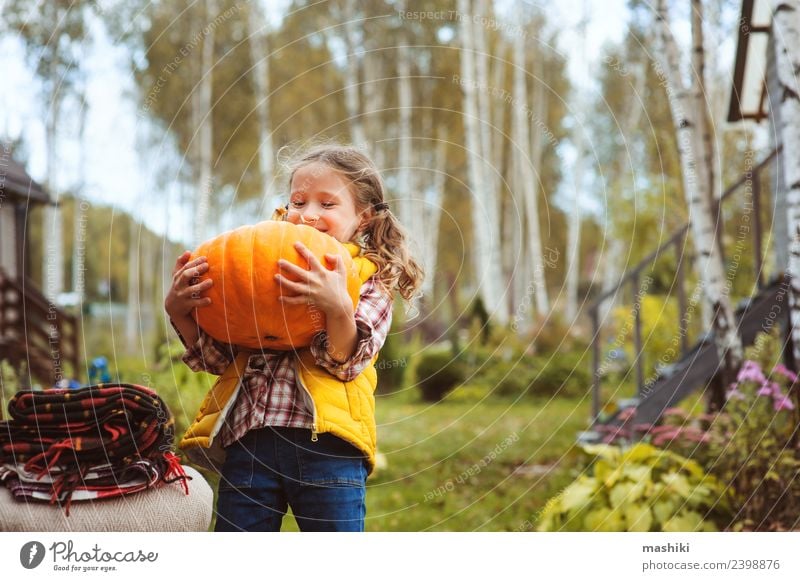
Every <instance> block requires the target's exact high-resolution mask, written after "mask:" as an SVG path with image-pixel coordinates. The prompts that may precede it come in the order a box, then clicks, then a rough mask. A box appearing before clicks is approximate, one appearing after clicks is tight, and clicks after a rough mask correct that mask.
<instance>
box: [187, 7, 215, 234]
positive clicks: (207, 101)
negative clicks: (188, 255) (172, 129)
mask: <svg viewBox="0 0 800 581" xmlns="http://www.w3.org/2000/svg"><path fill="white" fill-rule="evenodd" d="M205 13H206V18H207V19H209V20H211V19H213V18H215V17H216V13H217V10H216V1H215V0H206V11H205ZM208 30H209V32H208V34H206V35H205V36H204V37H203V48H202V65H201V75H202V76H201V79H200V83H199V85H198V87H197V88H196V89H195V95H193V99H192V104H193V106H195V107H196V111H197V115H196V117H197V118H199V122H200V125H199V129H198V150H199V155H198V163H199V166H200V167H199V172H198V183H197V198H196V206H195V224H194V227H195V230H194V244H195V245H197V244H199V243H200V242H202V241H203V240H205V239H206V238H207V237H208V217H209V213H210V211H209V204H210V203H211V192H212V190H213V187H214V184H213V180H214V173H213V159H212V158H213V145H214V126H213V122H212V115H211V113H212V112H211V107H212V89H213V85H214V83H213V81H214V77H213V68H214V27H208ZM194 97H196V98H194Z"/></svg>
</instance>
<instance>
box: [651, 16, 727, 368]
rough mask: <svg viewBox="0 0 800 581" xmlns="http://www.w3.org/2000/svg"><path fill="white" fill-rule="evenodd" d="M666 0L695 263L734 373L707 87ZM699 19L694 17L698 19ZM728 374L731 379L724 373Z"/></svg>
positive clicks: (670, 76) (662, 27)
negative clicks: (703, 103)
mask: <svg viewBox="0 0 800 581" xmlns="http://www.w3.org/2000/svg"><path fill="white" fill-rule="evenodd" d="M666 4H667V3H666V0H659V1H658V3H657V9H656V21H655V28H656V30H655V33H656V43H657V49H656V59H657V63H658V67H659V71H658V72H659V75H661V76H663V78H664V80H665V81H666V86H667V93H668V97H669V104H670V110H671V111H672V122H673V125H674V127H675V132H676V135H677V141H678V153H679V156H680V163H681V174H682V176H681V177H682V180H683V190H684V195H685V196H686V202H687V206H688V207H689V213H690V220H691V228H692V237H693V240H694V246H695V249H696V251H697V260H696V262H695V264H696V268H697V271H698V276H699V278H700V280H701V281H702V284H703V292H704V297H705V302H706V304H707V306H708V307H709V310H708V312H709V313H710V314H711V317H710V318H711V326H712V330H713V331H714V337H715V342H716V346H717V352H718V354H719V357H720V360H721V361H722V362H723V364H724V370H725V372H726V373H728V374H730V373H732V372H733V370H735V369H736V368H738V366H739V363H740V362H741V358H742V344H741V340H740V338H739V335H738V334H737V332H736V324H735V320H734V316H733V309H732V308H731V304H730V299H729V297H728V295H727V293H726V292H725V286H724V282H725V276H724V271H723V265H722V256H721V254H720V246H719V244H718V243H717V242H716V228H715V226H714V222H713V220H712V211H711V208H710V199H711V196H710V195H709V193H708V189H707V188H708V186H709V181H708V179H707V176H708V174H707V170H705V169H704V168H702V167H701V165H702V164H703V161H704V160H705V159H706V155H705V154H704V152H703V150H702V148H703V147H704V143H706V144H707V145H709V146H710V145H711V144H712V143H713V142H711V141H709V142H704V140H703V136H702V131H701V122H700V120H699V119H700V116H701V115H702V112H701V111H698V110H697V109H696V104H697V98H698V97H697V94H696V93H697V92H702V89H701V87H700V84H699V83H698V82H697V81H696V80H695V81H694V82H693V83H692V84H691V85H689V86H686V84H685V83H684V81H683V79H682V78H681V76H680V54H679V50H678V44H677V41H676V40H675V37H674V36H673V34H672V30H671V29H670V24H669V15H668V12H667V5H666ZM693 23H694V20H693ZM693 39H694V42H695V43H697V40H698V39H700V41H701V42H700V44H695V45H694V46H693V50H702V33H700V34H699V35H693ZM723 379H724V380H725V379H728V378H723Z"/></svg>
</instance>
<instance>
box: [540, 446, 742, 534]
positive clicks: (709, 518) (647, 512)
mask: <svg viewBox="0 0 800 581" xmlns="http://www.w3.org/2000/svg"><path fill="white" fill-rule="evenodd" d="M583 450H584V451H585V452H586V453H588V454H589V455H591V456H593V457H595V460H594V463H593V465H592V475H591V476H589V475H587V474H583V475H581V476H579V477H578V479H577V480H576V481H575V482H573V483H572V484H570V485H569V486H567V487H566V488H565V489H564V490H563V491H562V492H561V493H560V494H558V495H557V496H555V497H554V498H552V499H550V500H549V501H548V502H547V504H546V505H545V508H544V510H543V511H542V514H541V521H540V524H539V530H540V531H638V532H646V531H663V532H689V531H716V530H718V527H717V524H716V523H718V522H724V523H727V522H728V521H729V515H730V501H729V498H728V493H727V492H726V490H725V488H724V487H723V486H722V485H721V484H720V482H719V480H717V479H716V478H715V477H714V476H711V475H709V474H707V473H706V472H705V471H704V470H703V468H702V467H701V466H700V465H699V464H698V463H697V462H695V461H694V460H689V459H687V458H684V457H682V456H679V455H678V454H675V453H673V452H670V451H667V450H660V449H658V448H656V447H654V446H651V445H650V444H645V443H638V444H635V445H634V446H632V447H630V448H628V449H626V450H622V449H620V448H618V447H615V446H609V445H604V444H598V445H593V446H584V447H583Z"/></svg>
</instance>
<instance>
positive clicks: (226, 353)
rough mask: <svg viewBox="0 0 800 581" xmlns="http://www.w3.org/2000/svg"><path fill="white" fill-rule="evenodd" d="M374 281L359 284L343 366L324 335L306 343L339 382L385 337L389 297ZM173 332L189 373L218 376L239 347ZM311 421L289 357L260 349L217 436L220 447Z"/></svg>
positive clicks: (347, 378)
mask: <svg viewBox="0 0 800 581" xmlns="http://www.w3.org/2000/svg"><path fill="white" fill-rule="evenodd" d="M374 278H375V277H372V278H370V279H369V280H367V281H366V282H365V283H364V284H363V285H362V286H361V292H360V297H359V300H358V305H357V306H356V312H355V321H356V329H357V331H358V344H357V345H356V349H355V351H354V353H353V355H352V356H351V357H350V359H348V360H347V361H345V362H343V363H338V362H336V361H334V360H333V358H332V357H331V356H330V355H329V354H328V352H327V350H326V349H325V344H326V343H327V333H326V332H325V331H322V332H320V333H318V334H317V335H316V336H315V337H314V339H313V340H312V342H311V345H310V348H311V353H312V355H313V356H314V359H315V360H316V362H317V365H319V366H320V367H322V368H323V369H325V370H327V371H328V372H329V373H330V374H331V375H333V376H335V377H337V378H338V379H340V380H342V381H352V380H353V379H355V378H356V377H357V376H358V375H359V374H360V373H361V372H362V371H363V370H364V369H365V368H366V367H367V365H369V363H370V361H371V360H372V358H373V357H374V356H375V355H376V354H377V353H378V351H380V349H381V347H383V343H384V342H385V341H386V336H387V334H388V333H389V327H390V325H391V322H392V302H393V301H392V297H391V296H390V295H387V294H386V293H384V292H383V291H381V290H380V289H379V288H378V285H377V284H376V283H375V280H374ZM174 327H175V326H174V325H173V328H174ZM175 331H176V332H177V333H178V336H179V337H180V338H181V341H182V342H183V344H184V346H186V348H187V349H186V352H185V353H184V354H183V362H184V363H186V365H188V366H189V368H190V369H191V370H192V371H207V372H209V373H213V374H215V375H221V374H222V373H223V372H224V371H225V369H226V368H227V367H228V365H230V363H231V362H232V361H233V360H234V358H235V357H236V353H237V351H238V347H236V346H235V345H228V344H226V343H221V342H219V341H217V340H216V339H213V338H212V337H210V336H209V335H208V334H206V333H205V332H204V331H203V330H202V329H199V328H198V332H199V334H200V336H199V337H198V339H197V341H196V342H195V343H194V344H193V345H187V344H186V341H185V340H184V339H183V337H181V334H180V332H178V330H177V328H176V329H175ZM312 419H313V418H312V413H311V410H309V409H307V408H306V406H305V404H304V400H303V396H302V394H300V393H299V392H298V386H297V382H296V380H295V368H294V353H293V352H292V351H272V350H262V351H260V352H255V353H253V355H251V356H250V359H249V360H248V361H247V366H246V367H245V371H244V374H243V375H242V389H241V390H240V391H239V395H238V397H237V399H236V403H235V404H234V406H233V409H232V410H231V412H230V413H229V414H228V417H227V419H226V421H225V425H224V426H223V427H222V429H221V430H220V434H219V437H220V441H221V443H222V445H223V446H229V445H230V444H232V443H233V442H235V441H236V440H238V439H239V438H241V437H242V436H244V435H245V434H246V433H247V432H248V431H250V430H255V429H258V428H263V427H265V426H281V427H288V428H309V429H310V428H311V425H312Z"/></svg>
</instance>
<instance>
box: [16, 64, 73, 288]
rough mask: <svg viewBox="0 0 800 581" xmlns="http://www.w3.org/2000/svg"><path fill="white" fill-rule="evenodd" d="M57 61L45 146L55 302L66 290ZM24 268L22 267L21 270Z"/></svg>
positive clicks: (46, 244) (49, 272)
mask: <svg viewBox="0 0 800 581" xmlns="http://www.w3.org/2000/svg"><path fill="white" fill-rule="evenodd" d="M55 61H56V59H55V58H53V59H52V60H51V62H52V63H53V66H52V67H51V70H50V81H49V82H50V84H51V86H52V87H54V89H53V92H52V93H51V95H50V97H49V99H48V104H49V110H48V111H46V121H45V141H46V143H45V147H46V151H47V177H46V178H45V181H46V183H47V190H48V194H49V195H50V197H51V198H52V200H53V202H54V204H55V205H52V206H51V205H47V206H45V207H44V211H43V212H42V218H43V221H44V224H43V228H42V250H43V276H42V282H43V283H44V289H43V290H44V294H45V296H47V298H48V299H50V300H51V301H53V302H55V301H56V299H57V298H58V295H59V294H61V293H62V292H63V291H64V246H63V243H62V217H61V208H60V207H59V206H58V204H59V193H58V185H57V183H56V177H57V176H56V173H57V168H58V145H57V135H58V134H57V131H58V124H59V121H60V117H61V106H62V102H63V96H62V93H61V92H60V91H59V86H58V83H57V80H56V79H57V74H58V72H57V70H56V68H55ZM21 270H22V269H21V268H20V271H21Z"/></svg>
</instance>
